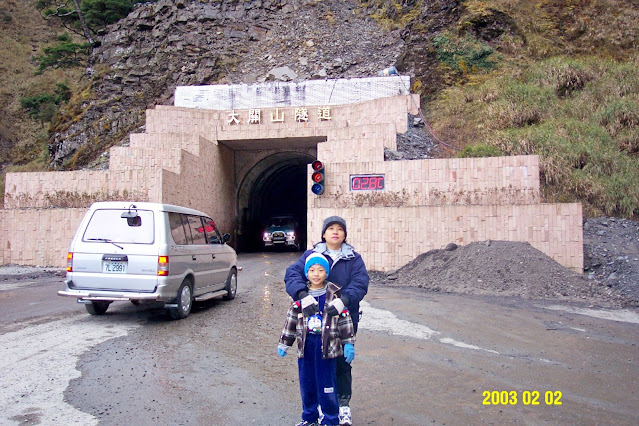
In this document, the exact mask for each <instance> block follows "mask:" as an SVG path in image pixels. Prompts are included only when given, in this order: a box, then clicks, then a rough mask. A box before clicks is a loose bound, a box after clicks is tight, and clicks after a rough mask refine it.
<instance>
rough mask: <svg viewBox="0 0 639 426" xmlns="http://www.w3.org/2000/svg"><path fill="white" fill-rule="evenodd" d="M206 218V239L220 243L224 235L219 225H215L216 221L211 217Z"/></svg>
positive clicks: (210, 242)
mask: <svg viewBox="0 0 639 426" xmlns="http://www.w3.org/2000/svg"><path fill="white" fill-rule="evenodd" d="M203 219H204V231H205V232H206V240H207V241H208V242H209V244H220V243H222V236H221V235H220V232H219V231H218V230H217V226H215V222H213V219H211V218H210V217H205V218H203Z"/></svg>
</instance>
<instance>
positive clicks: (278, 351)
mask: <svg viewBox="0 0 639 426" xmlns="http://www.w3.org/2000/svg"><path fill="white" fill-rule="evenodd" d="M277 354H278V355H279V356H281V357H282V358H284V357H285V356H286V351H285V350H284V349H281V348H277Z"/></svg>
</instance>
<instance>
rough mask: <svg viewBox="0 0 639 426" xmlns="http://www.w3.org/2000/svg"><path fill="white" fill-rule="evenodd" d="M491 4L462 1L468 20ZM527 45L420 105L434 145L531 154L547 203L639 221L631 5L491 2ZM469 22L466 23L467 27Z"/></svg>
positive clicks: (638, 101) (637, 83) (637, 36)
mask: <svg viewBox="0 0 639 426" xmlns="http://www.w3.org/2000/svg"><path fill="white" fill-rule="evenodd" d="M487 3H488V2H478V1H468V2H466V4H467V5H468V6H469V8H468V11H469V12H468V13H469V14H471V15H472V14H473V13H475V14H477V13H482V11H484V10H486V7H487ZM490 3H491V7H497V8H500V9H501V10H504V11H507V12H508V13H509V14H510V16H512V17H513V18H514V19H515V21H516V22H517V23H518V26H519V29H520V31H521V32H522V37H523V39H524V40H526V43H525V44H521V45H519V46H516V45H514V44H512V43H509V40H505V42H506V43H505V45H504V40H502V43H501V44H497V45H496V48H497V49H498V50H499V52H500V54H501V55H500V56H499V62H498V63H497V66H496V67H495V68H494V69H493V70H491V71H489V72H485V73H479V72H475V73H468V74H467V75H465V76H464V77H465V84H458V85H454V86H451V87H449V88H447V89H446V90H444V91H442V92H441V94H440V95H439V96H438V98H437V99H436V100H435V101H434V102H432V103H430V104H429V105H427V106H426V107H427V109H428V110H429V111H430V113H429V120H430V122H431V123H432V125H433V127H434V129H435V132H436V133H437V135H438V136H439V137H440V138H441V139H443V140H446V141H448V142H451V143H453V144H455V145H457V146H458V147H460V148H463V147H467V146H469V145H472V146H473V147H472V149H469V148H467V149H466V150H465V153H467V154H469V155H473V152H474V151H477V152H482V153H484V155H485V153H486V152H489V153H491V155H499V154H502V155H517V154H537V155H539V156H540V159H541V173H542V180H543V181H542V182H543V184H544V186H543V191H544V197H545V199H546V200H547V201H550V202H570V201H581V202H582V203H583V205H584V213H585V215H586V216H598V215H611V216H623V217H627V218H637V217H639V161H637V157H638V155H639V74H637V72H636V70H637V66H638V65H639V53H638V50H637V43H638V41H639V29H638V28H637V26H636V22H639V14H638V12H637V8H636V7H633V5H632V4H631V2H629V1H621V2H610V1H598V2H595V1H568V2H558V1H537V2H514V1H495V2H490ZM469 16H470V15H467V16H466V18H465V19H466V20H468V19H470V17H469Z"/></svg>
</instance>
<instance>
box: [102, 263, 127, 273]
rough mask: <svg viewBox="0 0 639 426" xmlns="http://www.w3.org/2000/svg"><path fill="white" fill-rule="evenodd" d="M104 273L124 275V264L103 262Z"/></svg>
mask: <svg viewBox="0 0 639 426" xmlns="http://www.w3.org/2000/svg"><path fill="white" fill-rule="evenodd" d="M104 272H105V273H107V274H126V262H104Z"/></svg>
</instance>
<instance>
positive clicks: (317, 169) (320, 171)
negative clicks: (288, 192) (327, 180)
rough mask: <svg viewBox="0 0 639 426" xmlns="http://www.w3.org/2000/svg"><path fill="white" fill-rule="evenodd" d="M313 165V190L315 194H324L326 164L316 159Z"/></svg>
mask: <svg viewBox="0 0 639 426" xmlns="http://www.w3.org/2000/svg"><path fill="white" fill-rule="evenodd" d="M311 167H312V168H313V174H312V175H311V180H312V181H313V186H311V191H312V192H313V194H315V195H322V194H323V193H324V164H322V162H321V161H319V160H315V161H313V164H311Z"/></svg>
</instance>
